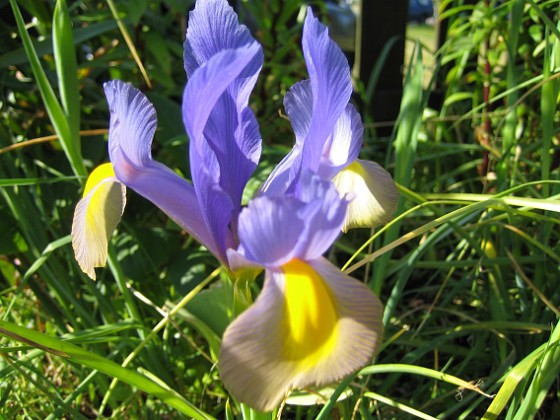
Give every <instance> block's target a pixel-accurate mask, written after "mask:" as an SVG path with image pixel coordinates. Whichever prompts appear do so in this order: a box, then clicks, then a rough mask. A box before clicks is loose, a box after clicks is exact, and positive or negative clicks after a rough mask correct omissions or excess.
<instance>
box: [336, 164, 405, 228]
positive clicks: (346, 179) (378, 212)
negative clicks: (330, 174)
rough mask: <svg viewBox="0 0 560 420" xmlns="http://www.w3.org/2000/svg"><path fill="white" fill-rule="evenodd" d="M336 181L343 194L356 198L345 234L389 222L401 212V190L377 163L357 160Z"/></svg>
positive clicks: (347, 221)
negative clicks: (399, 202) (395, 213)
mask: <svg viewBox="0 0 560 420" xmlns="http://www.w3.org/2000/svg"><path fill="white" fill-rule="evenodd" d="M332 181H333V183H334V185H335V187H336V189H337V190H338V192H339V193H340V194H341V195H345V194H350V196H351V197H353V199H352V201H350V204H349V205H348V211H347V213H346V220H345V221H344V225H343V226H342V231H343V232H346V231H348V230H349V229H353V228H359V227H369V228H371V227H376V226H379V225H382V224H384V223H387V222H388V221H389V220H390V219H391V217H392V215H393V213H394V212H395V210H396V209H397V203H398V199H399V192H398V190H397V187H396V186H395V183H394V182H393V179H392V178H391V175H390V174H389V172H387V171H386V170H385V169H383V168H382V167H381V166H380V165H378V164H377V163H375V162H371V161H366V160H359V159H357V160H355V161H354V162H352V163H351V164H350V165H348V166H347V167H346V168H344V169H343V170H342V171H340V172H339V173H338V174H337V175H336V176H335V177H334V178H333V180H332Z"/></svg>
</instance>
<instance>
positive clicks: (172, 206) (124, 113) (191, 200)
mask: <svg viewBox="0 0 560 420" xmlns="http://www.w3.org/2000/svg"><path fill="white" fill-rule="evenodd" d="M104 89H105V95H106V96H107V101H108V103H109V110H110V112H111V120H110V128H109V156H110V158H111V162H112V164H113V167H114V169H115V174H116V176H117V178H118V179H119V181H120V182H122V183H123V184H125V185H126V186H127V187H130V188H132V189H133V190H134V191H136V192H137V193H138V194H140V195H142V196H144V197H145V198H147V199H148V200H150V201H151V202H153V203H154V204H155V205H156V206H158V207H159V208H160V209H162V210H163V211H164V212H165V213H166V214H167V215H168V216H169V217H171V218H172V219H173V220H174V221H175V222H176V223H177V224H179V225H180V226H181V227H182V228H183V229H185V230H186V231H187V232H189V233H190V234H191V235H192V236H194V237H195V238H196V239H197V240H198V241H199V242H201V243H202V244H204V245H205V246H206V247H207V248H208V249H209V250H210V251H211V252H213V253H217V247H216V243H215V242H214V239H213V238H212V236H211V234H210V232H209V231H208V229H207V227H206V223H205V221H204V217H203V215H202V211H201V209H200V206H199V205H198V201H197V198H196V194H195V191H194V188H193V186H192V185H190V184H189V183H188V182H187V181H185V180H184V179H183V178H181V177H179V176H178V175H176V174H175V173H173V172H172V171H171V169H169V168H168V167H166V166H165V165H162V164H161V163H159V162H156V161H154V160H153V159H152V155H151V146H152V140H153V137H154V132H155V130H156V126H157V117H156V112H155V109H154V107H153V105H152V104H151V103H150V101H148V99H147V98H146V97H145V96H144V95H143V94H142V93H141V92H140V91H139V90H137V89H135V88H134V87H132V86H131V85H130V84H126V83H123V82H121V81H119V80H114V81H111V82H108V83H106V84H105V85H104Z"/></svg>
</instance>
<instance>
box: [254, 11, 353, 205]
mask: <svg viewBox="0 0 560 420" xmlns="http://www.w3.org/2000/svg"><path fill="white" fill-rule="evenodd" d="M303 52H304V56H305V62H306V64H307V69H308V72H309V77H310V79H309V80H305V81H303V82H299V83H297V84H295V85H293V86H292V88H291V89H290V90H289V91H288V93H287V94H286V96H285V98H284V106H285V108H286V113H287V114H288V116H289V118H290V121H291V123H292V126H293V128H294V132H295V135H296V144H295V146H294V148H293V149H292V151H291V152H290V153H289V154H288V156H286V158H285V159H284V160H283V161H282V162H280V164H279V165H278V166H277V167H276V168H275V170H274V171H273V172H272V173H271V175H270V176H269V178H268V179H267V180H266V182H265V183H264V184H263V186H262V188H261V191H262V193H265V194H280V193H282V192H285V191H289V192H293V191H294V190H295V189H297V183H298V182H299V177H300V176H301V174H302V173H303V171H304V170H311V171H312V172H314V173H318V174H319V175H321V176H322V177H323V178H325V179H330V178H332V177H333V176H334V175H335V174H336V173H337V171H339V170H341V169H342V168H343V167H344V166H346V165H347V164H349V163H350V162H351V161H352V160H353V159H355V158H356V157H357V154H358V152H359V149H360V147H361V141H362V133H363V127H362V125H361V120H360V117H359V115H358V114H357V112H356V111H355V110H354V108H353V106H352V105H349V100H350V95H351V93H352V82H351V78H350V67H349V66H348V62H347V61H346V58H345V57H344V54H343V53H342V51H341V50H340V48H339V47H338V46H337V45H336V44H335V43H334V42H333V41H332V40H331V39H330V38H329V36H328V30H327V28H326V27H325V26H324V25H322V24H321V23H320V22H319V21H318V20H317V19H316V18H315V17H314V16H313V13H312V12H311V9H308V13H307V17H306V19H305V25H304V30H303Z"/></svg>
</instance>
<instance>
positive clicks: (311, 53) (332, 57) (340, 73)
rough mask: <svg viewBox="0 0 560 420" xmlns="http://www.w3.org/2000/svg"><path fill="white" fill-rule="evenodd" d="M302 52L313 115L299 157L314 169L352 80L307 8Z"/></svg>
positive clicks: (343, 59) (345, 63)
mask: <svg viewBox="0 0 560 420" xmlns="http://www.w3.org/2000/svg"><path fill="white" fill-rule="evenodd" d="M303 54H304V57H305V62H306V64H307V70H308V72H309V79H310V81H311V91H312V92H313V116H312V119H311V122H310V124H309V130H308V132H307V137H306V139H305V143H304V148H303V161H304V165H305V166H306V167H308V168H309V169H311V170H312V171H313V172H317V170H318V168H319V163H320V159H321V154H322V151H323V146H324V144H325V142H326V141H327V138H328V137H329V135H330V134H331V132H332V130H333V128H334V125H335V123H336V121H337V120H338V118H339V117H340V115H341V114H342V112H343V111H344V109H345V108H346V105H347V104H348V102H349V101H350V95H351V94H352V80H351V78H350V67H349V66H348V61H347V60H346V57H344V54H343V53H342V51H341V50H340V48H339V47H338V46H337V45H336V44H335V43H334V41H332V40H331V39H330V38H329V34H328V30H327V28H326V27H325V26H324V25H322V24H321V23H320V22H319V20H318V19H317V18H315V17H314V16H313V13H312V12H311V9H309V10H308V12H307V16H306V18H305V26H304V27H303Z"/></svg>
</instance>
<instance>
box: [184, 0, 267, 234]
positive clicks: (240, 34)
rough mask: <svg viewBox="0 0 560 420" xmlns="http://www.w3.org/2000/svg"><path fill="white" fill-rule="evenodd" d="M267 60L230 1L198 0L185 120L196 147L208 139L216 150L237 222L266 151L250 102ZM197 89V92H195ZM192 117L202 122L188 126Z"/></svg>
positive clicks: (188, 49) (190, 36)
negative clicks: (241, 207) (247, 191)
mask: <svg viewBox="0 0 560 420" xmlns="http://www.w3.org/2000/svg"><path fill="white" fill-rule="evenodd" d="M232 50H235V51H237V52H235V53H232V52H231V51H232ZM222 54H225V55H222ZM218 57H222V58H221V59H219V58H218ZM226 60H231V61H232V62H231V63H226ZM262 64H263V53H262V49H261V47H260V45H259V44H258V43H257V42H256V41H255V39H254V38H253V37H252V36H251V34H250V32H249V30H248V29H247V28H246V27H245V26H244V25H239V23H238V21H237V15H236V14H235V12H234V11H233V9H232V8H231V7H230V6H229V5H228V3H227V1H226V0H209V1H203V2H197V4H196V7H195V9H194V11H193V12H191V13H190V17H189V28H188V30H187V38H186V41H185V69H186V71H187V74H188V77H189V85H192V88H193V89H191V92H190V93H189V95H192V96H191V97H189V99H188V100H189V101H190V102H191V103H190V104H187V103H185V104H184V107H183V110H184V113H185V116H184V118H185V125H186V126H187V130H188V131H189V135H195V136H197V137H198V138H197V139H196V141H197V144H198V146H197V147H199V148H200V143H201V142H202V141H205V142H207V143H208V144H209V145H210V147H211V149H212V150H213V151H214V154H215V156H216V159H217V162H218V165H219V167H220V172H221V175H220V178H219V183H220V187H221V188H222V189H223V190H224V191H225V192H226V193H227V194H228V195H229V196H230V199H231V201H232V203H233V205H234V208H233V212H234V215H233V218H232V221H233V223H234V224H235V220H236V218H237V214H238V212H239V210H240V203H241V197H242V194H243V190H244V188H245V185H246V184H247V181H248V180H249V177H250V176H251V174H252V173H253V171H254V170H255V167H256V165H257V163H258V161H259V158H260V154H261V135H260V132H259V126H258V123H257V120H256V118H255V116H254V114H253V112H252V111H251V109H250V108H249V106H248V102H249V95H250V94H251V91H252V90H253V88H254V86H255V83H256V81H257V77H258V74H259V72H260V69H261V67H262ZM204 67H208V68H206V69H205V72H206V73H205V75H204V76H200V75H199V74H198V73H200V71H199V72H197V74H196V75H195V70H199V69H200V70H201V68H204ZM226 72H230V74H228V75H225V74H224V73H226ZM224 82H227V83H224ZM188 89H190V88H189V87H187V90H188ZM200 89H202V90H200ZM193 90H198V92H197V93H194V94H193V92H192V91H193ZM209 91H212V93H211V97H208V93H209ZM185 98H187V92H185ZM201 108H204V109H201ZM207 112H208V113H209V114H208V115H206V113H207ZM193 119H196V120H197V123H198V124H200V127H196V128H195V127H189V123H188V122H187V120H191V121H192V120H193ZM199 128H201V129H202V131H203V133H204V140H202V138H201V136H200V135H199V134H200V132H199ZM191 141H192V137H191ZM197 189H198V188H197ZM234 227H235V226H234Z"/></svg>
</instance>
